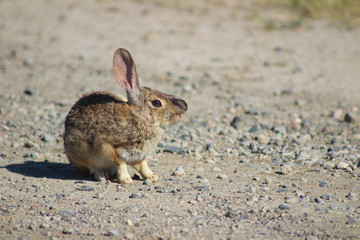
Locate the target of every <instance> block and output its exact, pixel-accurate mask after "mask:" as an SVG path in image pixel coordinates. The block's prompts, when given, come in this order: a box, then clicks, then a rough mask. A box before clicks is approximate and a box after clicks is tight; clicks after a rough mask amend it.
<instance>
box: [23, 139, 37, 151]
mask: <svg viewBox="0 0 360 240" xmlns="http://www.w3.org/2000/svg"><path fill="white" fill-rule="evenodd" d="M24 147H26V148H37V149H40V145H39V144H37V143H34V142H32V141H28V142H26V143H25V144H24Z"/></svg>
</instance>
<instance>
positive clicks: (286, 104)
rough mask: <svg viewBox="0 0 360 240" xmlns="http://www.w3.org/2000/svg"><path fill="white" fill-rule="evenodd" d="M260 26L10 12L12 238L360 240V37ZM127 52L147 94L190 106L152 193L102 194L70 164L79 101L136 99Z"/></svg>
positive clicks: (1, 88) (234, 11)
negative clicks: (67, 136)
mask: <svg viewBox="0 0 360 240" xmlns="http://www.w3.org/2000/svg"><path fill="white" fill-rule="evenodd" d="M245 2H246V1H244V3H245ZM190 5H191V4H190ZM245 5H246V4H244V6H245ZM261 14H262V13H261V12H260V16H261ZM267 14H268V13H267ZM258 19H259V18H257V17H253V16H251V14H250V10H249V8H246V7H234V6H233V5H226V4H225V5H223V6H218V5H216V4H209V5H206V4H203V3H197V4H195V3H194V6H193V7H179V6H177V5H176V4H174V5H172V4H168V5H162V4H153V3H151V2H150V1H121V2H115V1H87V2H86V3H85V2H82V1H74V0H66V1H61V0H48V1H47V0H34V1H31V4H30V3H29V1H24V0H16V1H10V0H2V1H0V239H103V238H104V239H105V238H120V239H124V238H126V239H258V238H260V239H261V238H263V239H359V238H360V203H359V194H360V187H359V186H360V185H359V181H360V170H359V167H360V131H359V130H360V127H359V122H360V120H359V117H360V116H359V113H360V112H359V107H360V104H359V103H360V94H359V91H360V78H359V77H360V67H359V66H360V44H359V40H360V30H359V29H358V28H352V29H344V28H337V27H334V26H333V25H332V24H331V23H330V22H326V21H310V20H305V21H304V23H303V24H302V25H301V26H300V27H299V28H295V29H282V28H277V29H275V30H272V31H267V30H265V29H264V26H263V25H262V24H261V22H260V21H259V20H258ZM119 47H123V48H127V49H128V50H129V51H130V52H131V53H132V55H133V57H134V59H135V62H136V64H137V68H138V73H139V75H140V81H141V83H142V84H143V85H145V86H149V87H151V88H155V89H158V90H161V91H164V92H167V93H171V94H175V95H177V96H180V97H182V98H184V99H185V100H186V101H187V103H188V105H189V110H188V112H187V113H186V114H185V115H184V117H183V118H182V121H181V122H180V123H179V124H177V125H176V126H174V127H172V128H170V129H169V130H168V132H167V134H166V136H165V137H164V139H163V141H162V142H161V144H160V145H159V147H158V148H157V149H156V155H155V159H154V160H153V161H152V162H151V164H150V166H151V168H152V169H153V170H154V171H155V172H156V173H157V174H159V176H160V178H161V179H160V180H159V181H158V182H157V183H154V184H150V183H148V182H144V181H142V180H135V181H134V183H133V184H132V185H126V186H124V185H120V184H118V183H116V182H111V183H110V184H106V185H103V184H99V183H98V182H96V181H94V180H93V179H92V178H84V177H82V176H81V175H79V174H78V173H77V172H76V171H75V170H74V169H73V168H72V167H71V165H70V164H69V163H68V160H67V158H66V156H65V155H64V153H63V142H62V136H63V127H64V119H65V116H66V114H67V113H68V111H69V110H70V108H71V106H72V105H73V103H74V102H75V101H76V100H77V99H78V98H79V97H80V96H81V95H83V94H84V93H86V92H90V91H94V90H102V91H112V92H120V93H123V92H122V90H121V89H120V87H119V86H118V85H117V84H116V82H115V80H114V78H113V75H112V54H113V52H114V51H115V49H117V48H119ZM235 116H238V118H237V121H233V119H234V117H235ZM231 122H233V124H232V126H231ZM179 167H180V169H179ZM182 170H184V171H182ZM131 173H132V175H133V174H135V172H134V171H132V172H131ZM135 178H136V176H135Z"/></svg>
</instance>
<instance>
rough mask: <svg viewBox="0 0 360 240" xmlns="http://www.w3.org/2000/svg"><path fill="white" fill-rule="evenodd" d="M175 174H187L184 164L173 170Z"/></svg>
mask: <svg viewBox="0 0 360 240" xmlns="http://www.w3.org/2000/svg"><path fill="white" fill-rule="evenodd" d="M173 175H174V176H183V175H185V170H184V168H183V167H182V166H179V167H177V168H176V169H175V170H174V171H173Z"/></svg>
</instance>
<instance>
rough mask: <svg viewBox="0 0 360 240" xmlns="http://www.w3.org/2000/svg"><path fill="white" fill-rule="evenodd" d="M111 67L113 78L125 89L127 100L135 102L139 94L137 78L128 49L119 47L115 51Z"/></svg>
mask: <svg viewBox="0 0 360 240" xmlns="http://www.w3.org/2000/svg"><path fill="white" fill-rule="evenodd" d="M113 67H114V76H115V79H116V81H117V82H118V83H119V84H120V86H121V87H122V88H124V89H125V90H126V94H127V98H128V102H129V103H134V104H136V103H137V102H138V96H139V80H138V77H137V72H136V66H135V63H134V60H133V59H132V57H131V54H130V53H129V51H128V50H126V49H124V48H119V49H118V50H116V51H115V53H114V58H113Z"/></svg>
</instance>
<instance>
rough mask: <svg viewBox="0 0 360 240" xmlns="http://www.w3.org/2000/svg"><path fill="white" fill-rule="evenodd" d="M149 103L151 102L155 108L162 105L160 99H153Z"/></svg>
mask: <svg viewBox="0 0 360 240" xmlns="http://www.w3.org/2000/svg"><path fill="white" fill-rule="evenodd" d="M151 104H152V105H153V106H154V107H156V108H159V107H161V106H162V104H161V101H160V100H153V101H151Z"/></svg>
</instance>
